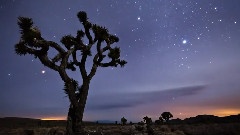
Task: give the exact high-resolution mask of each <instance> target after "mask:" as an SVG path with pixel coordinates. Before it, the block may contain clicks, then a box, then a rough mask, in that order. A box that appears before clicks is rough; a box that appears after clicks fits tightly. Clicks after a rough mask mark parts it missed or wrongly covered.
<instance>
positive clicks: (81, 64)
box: [15, 11, 127, 134]
mask: <svg viewBox="0 0 240 135" xmlns="http://www.w3.org/2000/svg"><path fill="white" fill-rule="evenodd" d="M77 17H78V19H79V21H80V23H81V24H82V25H83V27H84V30H78V31H77V34H76V36H72V35H66V36H63V37H62V39H61V43H62V44H63V45H62V46H61V45H59V44H57V43H56V42H53V41H48V40H45V39H44V38H43V37H42V36H41V32H40V30H39V29H38V28H37V27H35V26H33V21H32V19H31V18H27V17H19V18H18V25H19V27H20V34H21V38H20V41H19V43H17V44H16V45H15V52H16V54H18V55H26V54H30V55H33V56H34V57H35V58H38V59H39V60H40V61H41V63H42V64H43V65H44V66H47V67H48V68H50V69H52V70H54V71H57V72H58V73H59V75H60V77H61V79H62V80H63V82H64V90H65V93H66V94H67V96H68V98H69V101H70V107H69V112H68V128H67V132H68V134H80V133H81V132H83V127H82V119H83V113H84V108H85V104H86V101H87V96H88V90H89V85H90V81H91V79H92V78H93V76H94V75H95V73H96V71H97V68H98V67H117V66H118V65H120V66H121V67H123V66H124V65H125V64H126V63H127V62H126V61H124V60H120V48H118V47H113V46H112V44H113V43H115V42H118V41H119V38H118V37H117V36H115V35H111V34H109V32H108V30H107V29H106V28H105V27H101V26H98V25H96V24H92V23H90V22H89V21H88V17H87V14H86V13H85V12H83V11H81V12H79V13H78V14H77ZM85 36H86V38H85V39H87V43H84V41H83V38H84V37H85ZM93 48H96V50H95V51H92V50H93ZM50 49H51V50H55V52H57V53H56V54H55V56H54V57H50V56H52V55H49V51H50ZM92 52H94V53H95V52H96V53H95V54H93V53H92ZM89 56H93V57H89ZM107 56H108V57H107ZM87 58H92V66H90V68H89V70H87V67H86V61H87ZM67 70H71V71H79V72H80V78H81V80H80V81H81V85H79V84H78V81H77V80H74V79H73V78H71V77H70V76H69V74H68V72H67ZM87 71H89V72H87ZM71 130H72V131H71Z"/></svg>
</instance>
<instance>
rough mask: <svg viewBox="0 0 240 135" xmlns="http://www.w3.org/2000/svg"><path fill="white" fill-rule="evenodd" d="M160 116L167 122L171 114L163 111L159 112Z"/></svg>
mask: <svg viewBox="0 0 240 135" xmlns="http://www.w3.org/2000/svg"><path fill="white" fill-rule="evenodd" d="M161 116H162V118H163V119H164V120H165V121H166V122H168V121H169V119H170V118H172V117H173V115H172V114H171V113H170V112H163V113H162V114H161ZM159 119H160V117H159Z"/></svg>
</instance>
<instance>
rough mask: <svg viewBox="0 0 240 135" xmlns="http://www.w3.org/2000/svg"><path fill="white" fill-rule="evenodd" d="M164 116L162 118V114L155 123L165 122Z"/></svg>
mask: <svg viewBox="0 0 240 135" xmlns="http://www.w3.org/2000/svg"><path fill="white" fill-rule="evenodd" d="M163 121H164V120H163V118H162V116H160V117H159V118H158V120H155V124H157V125H159V124H161V123H163Z"/></svg>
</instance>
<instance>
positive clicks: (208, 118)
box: [169, 114, 240, 124]
mask: <svg viewBox="0 0 240 135" xmlns="http://www.w3.org/2000/svg"><path fill="white" fill-rule="evenodd" d="M234 122H240V114H238V115H230V116H225V117H218V116H214V115H197V116H196V117H190V118H186V119H184V120H181V119H172V120H170V121H169V123H171V124H198V123H204V124H207V123H234Z"/></svg>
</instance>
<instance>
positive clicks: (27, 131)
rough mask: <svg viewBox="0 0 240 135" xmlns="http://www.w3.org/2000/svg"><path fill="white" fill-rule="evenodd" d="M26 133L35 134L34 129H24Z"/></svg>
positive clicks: (28, 134) (25, 134)
mask: <svg viewBox="0 0 240 135" xmlns="http://www.w3.org/2000/svg"><path fill="white" fill-rule="evenodd" d="M23 133H24V135H34V130H32V129H25V130H24V131H23Z"/></svg>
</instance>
